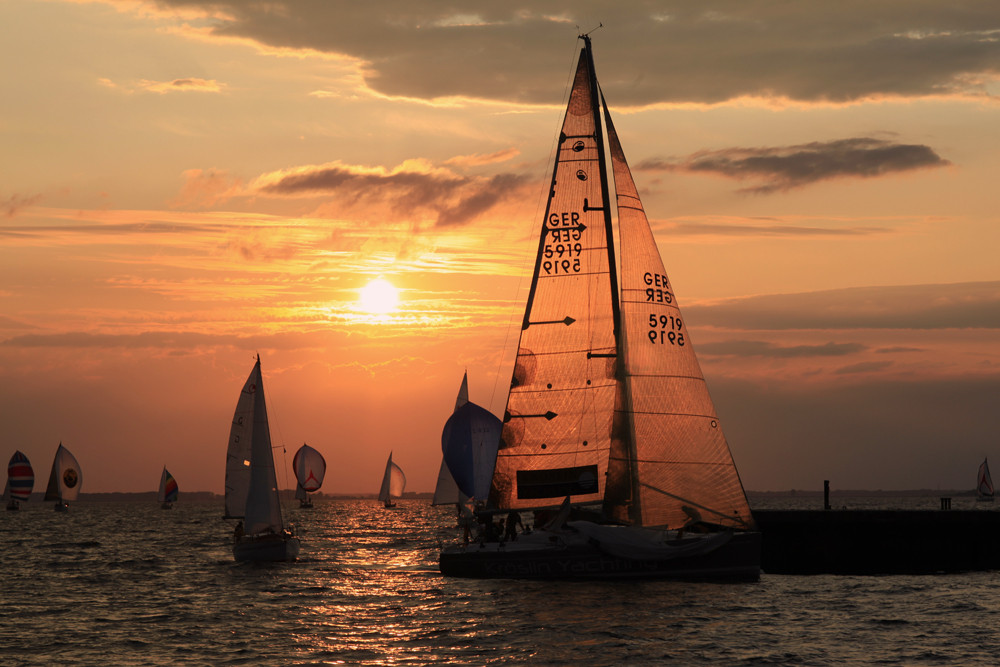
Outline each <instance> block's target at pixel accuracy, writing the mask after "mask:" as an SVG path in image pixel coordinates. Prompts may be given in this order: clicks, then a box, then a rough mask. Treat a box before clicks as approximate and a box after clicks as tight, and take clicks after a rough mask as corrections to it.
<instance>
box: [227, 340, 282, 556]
mask: <svg viewBox="0 0 1000 667" xmlns="http://www.w3.org/2000/svg"><path fill="white" fill-rule="evenodd" d="M226 518H230V519H241V521H240V523H239V524H238V525H237V526H236V531H235V533H234V539H233V557H234V558H235V559H236V560H238V561H291V560H295V558H296V557H297V556H298V554H299V547H300V543H299V538H297V537H295V536H294V535H293V534H292V533H291V531H289V530H286V529H285V526H284V523H283V522H282V520H281V505H280V502H279V499H278V482H277V479H276V477H275V474H274V456H273V454H272V452H271V431H270V428H269V427H268V423H267V406H266V405H265V401H264V379H263V377H262V376H261V372H260V356H259V355H258V356H257V363H256V364H254V367H253V370H252V371H250V376H249V377H248V378H247V381H246V383H245V384H244V385H243V390H242V391H241V392H240V398H239V401H238V402H237V403H236V412H235V413H234V414H233V426H232V429H231V430H230V431H229V448H228V450H227V453H226Z"/></svg>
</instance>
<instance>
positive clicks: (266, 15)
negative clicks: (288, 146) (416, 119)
mask: <svg viewBox="0 0 1000 667" xmlns="http://www.w3.org/2000/svg"><path fill="white" fill-rule="evenodd" d="M157 5H158V6H159V7H161V8H162V9H166V10H170V9H177V10H190V9H192V8H202V9H204V10H205V11H206V12H209V13H211V14H212V15H213V16H214V17H215V18H214V19H213V20H211V21H209V26H208V27H209V29H210V32H211V34H213V35H215V36H218V37H223V38H230V37H237V38H247V39H251V40H255V41H257V42H259V43H261V44H265V45H268V46H272V47H281V48H294V49H314V50H317V51H319V52H323V53H331V54H340V55H345V56H348V57H352V58H356V59H358V60H360V61H362V62H363V63H364V64H365V72H366V80H367V82H368V85H369V86H371V87H372V88H373V89H375V90H377V91H379V92H380V93H384V94H387V95H403V96H411V97H417V98H424V99H427V98H436V97H443V96H451V95H457V96H472V97H478V98H487V99H503V100H520V101H525V102H532V103H555V102H558V100H559V96H560V94H561V92H562V90H561V88H560V87H559V85H558V84H559V82H563V81H565V80H566V77H567V71H568V69H569V67H570V63H569V61H570V60H571V59H572V56H573V51H574V44H575V38H576V36H577V34H578V33H579V32H581V31H583V30H591V29H593V28H595V27H596V26H597V25H598V23H599V22H603V23H604V27H603V28H602V29H600V30H599V31H597V32H596V33H594V42H595V49H596V53H597V63H598V72H599V74H601V76H602V82H603V86H604V89H605V91H607V93H608V95H609V101H610V102H611V103H612V104H618V105H622V104H625V105H643V104H651V103H656V102H703V103H713V102H721V101H725V100H728V99H732V98H735V97H740V96H745V95H759V96H777V97H786V98H790V99H793V100H807V101H820V100H823V101H827V100H828V101H834V102H842V101H850V100H858V99H863V98H866V97H871V96H882V95H902V96H923V95H935V94H941V93H950V92H953V91H962V92H965V93H972V94H982V93H983V91H984V85H985V80H987V79H988V78H989V77H990V76H991V75H994V74H995V73H996V72H997V71H998V70H1000V40H997V39H996V30H997V29H1000V3H996V2H994V1H993V0H953V1H952V2H947V3H945V2H940V1H939V0H913V1H912V2H907V3H905V7H903V6H902V5H900V4H899V3H890V2H870V1H868V0H843V1H842V2H828V3H808V4H805V3H803V4H791V5H790V4H788V3H787V2H784V1H783V0H749V1H746V2H733V1H731V0H715V1H713V0H707V1H705V2H689V1H688V0H662V1H660V2H655V3H646V2H643V3H638V2H636V3H615V4H613V5H609V4H608V3H607V2H605V1H603V0H574V1H573V2H570V1H568V0H532V1H531V2H525V1H521V2H504V3H489V4H487V3H474V4H470V3H468V2H462V1H460V0H426V1H424V2H419V3H413V2H404V1H403V0H386V1H385V2H377V3H370V2H369V3H364V2H357V3H348V2H328V1H326V0H273V1H271V2H244V1H243V0H157ZM904 9H905V11H904Z"/></svg>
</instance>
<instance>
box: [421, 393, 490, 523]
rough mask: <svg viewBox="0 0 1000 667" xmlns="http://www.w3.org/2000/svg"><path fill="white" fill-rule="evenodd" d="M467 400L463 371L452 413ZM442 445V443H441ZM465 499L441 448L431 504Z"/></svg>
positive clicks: (459, 502)
mask: <svg viewBox="0 0 1000 667" xmlns="http://www.w3.org/2000/svg"><path fill="white" fill-rule="evenodd" d="M468 402H469V374H468V373H465V374H464V375H463V376H462V384H461V385H460V386H459V388H458V396H457V397H456V398H455V409H454V410H453V411H452V414H454V413H455V412H457V411H458V409H459V408H460V407H462V406H463V405H465V404H466V403H468ZM443 447H444V445H443V444H442V448H443ZM491 472H492V471H491ZM465 500H466V498H465V497H464V496H463V494H462V492H461V491H459V490H458V484H456V483H455V478H454V477H453V476H452V474H451V471H450V470H448V462H447V461H446V460H445V457H444V453H443V450H442V455H441V469H440V470H439V471H438V478H437V483H436V484H435V485H434V496H433V498H432V499H431V505H461V503H463V502H464V501H465Z"/></svg>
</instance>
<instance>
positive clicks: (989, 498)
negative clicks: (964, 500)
mask: <svg viewBox="0 0 1000 667" xmlns="http://www.w3.org/2000/svg"><path fill="white" fill-rule="evenodd" d="M976 494H977V495H976V500H978V501H981V502H987V503H991V502H993V478H992V477H990V466H989V465H988V464H987V463H986V459H983V463H982V465H980V466H979V474H978V475H977V476H976Z"/></svg>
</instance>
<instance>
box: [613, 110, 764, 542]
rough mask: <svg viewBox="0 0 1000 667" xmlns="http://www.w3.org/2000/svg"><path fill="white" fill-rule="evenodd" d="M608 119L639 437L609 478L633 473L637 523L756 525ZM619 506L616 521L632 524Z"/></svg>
mask: <svg viewBox="0 0 1000 667" xmlns="http://www.w3.org/2000/svg"><path fill="white" fill-rule="evenodd" d="M604 115H605V124H606V125H607V132H608V143H609V148H610V151H609V152H610V155H611V164H612V167H613V171H614V177H615V194H616V199H617V209H618V227H619V234H620V239H619V240H620V243H621V248H622V252H621V267H620V275H621V309H622V342H621V349H622V350H623V352H624V353H623V358H622V365H621V368H622V370H623V372H624V376H625V381H626V394H625V395H626V397H627V400H626V402H625V404H624V407H625V410H626V412H627V415H626V417H627V421H628V423H629V425H630V427H631V436H632V437H631V438H630V442H631V445H632V446H631V448H629V449H630V450H631V451H630V454H631V460H621V459H620V456H621V454H623V453H624V451H619V452H613V453H612V462H611V463H610V464H609V466H610V468H611V472H610V473H609V477H612V478H613V477H615V473H616V471H618V470H621V471H626V472H625V473H624V474H627V475H628V476H629V477H630V479H631V484H630V495H631V498H630V499H629V500H630V501H631V502H630V507H628V508H627V518H628V519H629V520H631V521H632V522H634V523H638V524H640V525H670V526H680V525H683V524H684V523H685V522H686V521H688V520H690V519H691V518H692V514H694V512H692V510H696V513H697V515H700V516H701V518H702V519H704V520H705V521H710V522H713V523H719V524H723V525H730V526H735V527H741V528H749V527H751V526H752V525H753V516H752V515H751V513H750V507H749V504H748V502H747V500H746V494H745V492H744V490H743V485H742V483H741V481H740V478H739V473H738V471H737V469H736V465H735V463H734V462H733V458H732V453H731V452H730V450H729V445H728V443H727V442H726V438H725V436H724V435H723V433H722V427H721V425H720V422H719V417H718V415H717V414H716V411H715V406H714V404H713V402H712V399H711V397H710V396H709V393H708V387H707V385H706V383H705V378H704V375H703V374H702V371H701V368H700V366H699V364H698V359H697V357H696V356H695V353H694V348H693V347H692V345H691V339H690V336H689V333H688V330H687V327H686V326H685V324H684V319H683V318H682V316H681V312H680V309H679V307H678V305H677V300H676V298H675V296H674V294H673V289H672V287H671V284H670V282H669V280H668V278H667V273H666V270H665V269H664V266H663V260H662V258H661V256H660V251H659V248H658V247H657V245H656V240H655V239H654V237H653V233H652V230H651V229H650V226H649V221H648V219H647V218H646V213H645V211H644V210H643V207H642V202H641V201H640V200H639V193H638V190H637V189H636V187H635V182H634V181H633V180H632V174H631V171H630V170H629V167H628V163H627V161H626V159H625V153H624V151H623V150H622V147H621V143H620V141H619V140H618V134H617V132H616V131H615V128H614V124H613V122H612V120H611V115H610V113H609V112H608V109H607V104H606V103H605V104H604ZM685 507H688V508H689V509H688V511H685V510H684V508H685ZM606 508H608V506H607V505H606ZM615 509H616V510H617V511H612V512H611V513H612V515H616V516H618V518H623V519H624V518H626V517H625V516H623V514H625V512H622V509H623V508H621V507H620V506H619V507H617V508H615Z"/></svg>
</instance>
